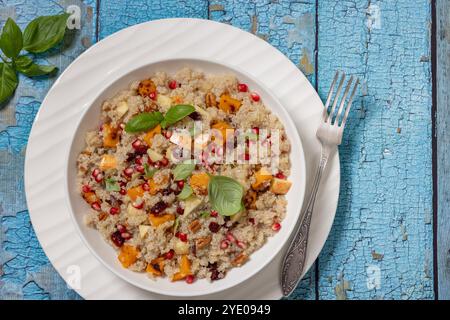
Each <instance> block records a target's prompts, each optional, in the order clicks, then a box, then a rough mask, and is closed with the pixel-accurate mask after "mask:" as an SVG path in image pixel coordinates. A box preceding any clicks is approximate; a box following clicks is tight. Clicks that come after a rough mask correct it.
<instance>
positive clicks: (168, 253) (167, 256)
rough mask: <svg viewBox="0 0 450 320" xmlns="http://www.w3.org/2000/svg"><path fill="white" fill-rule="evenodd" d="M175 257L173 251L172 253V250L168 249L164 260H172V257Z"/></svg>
mask: <svg viewBox="0 0 450 320" xmlns="http://www.w3.org/2000/svg"><path fill="white" fill-rule="evenodd" d="M174 255H175V251H173V250H172V249H170V250H169V251H168V252H167V253H166V254H165V258H166V259H167V260H172V258H173V256H174Z"/></svg>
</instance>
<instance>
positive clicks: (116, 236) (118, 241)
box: [111, 231, 125, 247]
mask: <svg viewBox="0 0 450 320" xmlns="http://www.w3.org/2000/svg"><path fill="white" fill-rule="evenodd" d="M111 241H112V242H113V243H114V244H115V245H116V246H117V247H121V246H122V245H123V243H124V241H125V240H124V238H122V235H121V233H120V232H119V231H116V232H114V233H113V234H112V235H111Z"/></svg>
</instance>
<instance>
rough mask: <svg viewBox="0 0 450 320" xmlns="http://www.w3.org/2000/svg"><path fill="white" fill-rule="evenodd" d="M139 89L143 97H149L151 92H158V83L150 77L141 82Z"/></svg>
mask: <svg viewBox="0 0 450 320" xmlns="http://www.w3.org/2000/svg"><path fill="white" fill-rule="evenodd" d="M137 91H138V94H139V95H140V96H141V97H148V96H149V95H150V94H151V93H155V92H156V85H155V83H154V82H153V81H152V80H150V79H146V80H142V81H141V82H140V83H139V86H138V89H137Z"/></svg>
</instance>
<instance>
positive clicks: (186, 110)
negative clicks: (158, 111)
mask: <svg viewBox="0 0 450 320" xmlns="http://www.w3.org/2000/svg"><path fill="white" fill-rule="evenodd" d="M194 111H195V108H194V106H191V105H190V104H177V105H176V106H172V107H170V109H169V111H167V113H166V115H165V116H164V121H163V122H161V127H162V128H163V129H164V128H166V127H167V126H170V125H172V124H174V123H176V122H178V121H180V120H181V119H183V118H184V117H186V116H188V115H190V114H191V113H192V112H194Z"/></svg>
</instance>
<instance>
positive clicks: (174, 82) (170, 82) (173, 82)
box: [168, 80, 178, 90]
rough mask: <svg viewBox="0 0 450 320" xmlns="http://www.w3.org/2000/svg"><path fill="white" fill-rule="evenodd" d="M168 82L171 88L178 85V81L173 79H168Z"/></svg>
mask: <svg viewBox="0 0 450 320" xmlns="http://www.w3.org/2000/svg"><path fill="white" fill-rule="evenodd" d="M168 84H169V88H170V89H172V90H173V89H176V88H177V87H178V83H177V82H176V81H175V80H170V81H169V83H168Z"/></svg>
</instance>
